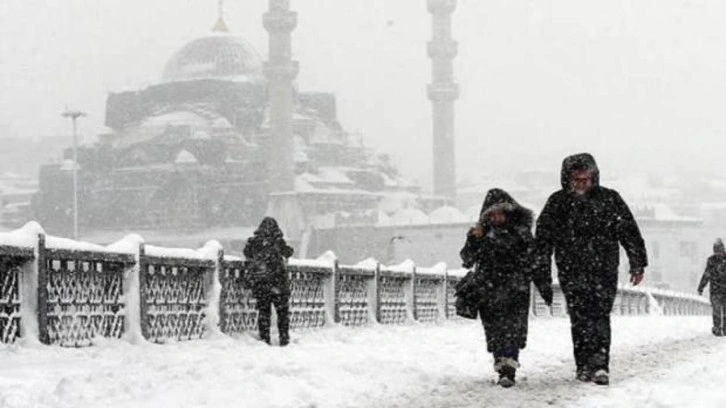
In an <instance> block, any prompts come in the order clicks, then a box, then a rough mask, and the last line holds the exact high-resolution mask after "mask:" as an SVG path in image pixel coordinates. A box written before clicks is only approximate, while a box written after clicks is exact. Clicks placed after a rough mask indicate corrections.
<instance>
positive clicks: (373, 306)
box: [367, 262, 380, 324]
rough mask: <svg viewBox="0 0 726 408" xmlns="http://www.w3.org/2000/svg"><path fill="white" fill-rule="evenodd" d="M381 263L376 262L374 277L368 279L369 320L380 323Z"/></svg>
mask: <svg viewBox="0 0 726 408" xmlns="http://www.w3.org/2000/svg"><path fill="white" fill-rule="evenodd" d="M379 272H380V264H379V263H378V262H376V269H375V270H374V271H373V278H371V279H368V280H367V282H368V283H367V286H368V321H370V322H371V323H376V324H377V323H378V300H379V298H378V275H379Z"/></svg>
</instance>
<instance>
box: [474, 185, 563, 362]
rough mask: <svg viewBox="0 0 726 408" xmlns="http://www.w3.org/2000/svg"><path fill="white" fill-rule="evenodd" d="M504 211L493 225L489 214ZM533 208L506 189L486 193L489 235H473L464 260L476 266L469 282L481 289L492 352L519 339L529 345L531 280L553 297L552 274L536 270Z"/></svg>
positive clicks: (483, 219)
mask: <svg viewBox="0 0 726 408" xmlns="http://www.w3.org/2000/svg"><path fill="white" fill-rule="evenodd" d="M494 211H503V212H504V214H505V216H506V220H505V223H504V224H503V225H500V226H493V225H491V223H490V222H489V221H488V217H489V214H491V213H492V212H494ZM532 222H533V215H532V211H530V210H528V209H526V208H524V207H522V206H521V205H519V204H518V203H517V202H516V201H515V200H514V199H513V198H512V197H511V196H510V195H509V194H507V192H505V191H504V190H501V189H492V190H489V191H488V192H487V195H486V198H485V199H484V203H483V205H482V209H481V212H480V225H481V226H482V227H483V230H484V234H483V236H481V237H476V236H475V235H473V234H471V233H470V234H468V236H467V240H466V243H465V245H464V248H463V249H462V250H461V253H460V255H461V259H462V261H463V263H464V265H468V266H473V265H476V269H475V271H474V273H473V275H472V278H471V281H472V282H471V283H470V285H471V286H473V288H474V290H475V291H476V295H477V297H478V298H479V299H480V301H479V313H480V314H481V316H482V321H483V324H484V328H485V332H486V336H487V346H488V350H489V351H494V350H497V349H499V348H501V347H504V346H506V345H507V344H510V343H508V342H511V341H514V342H515V344H516V345H517V346H518V347H519V348H524V347H525V345H526V339H527V319H528V310H529V299H530V282H532V281H534V283H535V285H536V286H537V288H538V290H539V292H540V293H541V294H542V297H543V298H545V299H546V301H548V302H551V301H552V288H551V283H552V279H551V276H549V275H537V276H535V275H534V273H535V272H537V271H538V270H537V268H535V262H534V257H533V249H534V247H533V243H534V240H533V237H532V232H531V229H532Z"/></svg>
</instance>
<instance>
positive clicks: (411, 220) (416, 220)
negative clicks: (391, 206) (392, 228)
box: [390, 208, 431, 225]
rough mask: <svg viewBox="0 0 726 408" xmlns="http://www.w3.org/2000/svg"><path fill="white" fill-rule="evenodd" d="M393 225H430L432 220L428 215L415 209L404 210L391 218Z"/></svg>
mask: <svg viewBox="0 0 726 408" xmlns="http://www.w3.org/2000/svg"><path fill="white" fill-rule="evenodd" d="M390 223H391V225H420V224H430V223H431V219H430V218H429V216H428V215H426V213H424V212H423V211H421V210H417V209H415V208H403V209H401V210H398V211H396V213H395V214H393V215H392V216H391V219H390Z"/></svg>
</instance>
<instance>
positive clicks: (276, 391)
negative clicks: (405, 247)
mask: <svg viewBox="0 0 726 408" xmlns="http://www.w3.org/2000/svg"><path fill="white" fill-rule="evenodd" d="M530 325H531V327H530V338H529V346H528V347H527V349H526V350H525V351H524V352H523V354H522V356H521V362H522V364H523V367H522V369H521V370H520V373H519V375H518V378H519V382H518V384H517V386H516V387H514V388H513V389H509V390H504V389H500V388H499V387H497V386H495V385H494V383H493V381H494V379H495V376H494V374H493V373H492V369H491V358H490V356H489V355H488V354H487V353H486V350H485V347H484V342H483V333H482V330H481V327H480V325H479V324H478V323H477V322H473V321H466V322H462V321H457V322H446V323H443V324H440V325H418V324H417V325H411V326H399V327H395V326H394V327H391V326H387V327H372V328H362V329H352V328H342V327H337V328H332V329H325V330H318V331H314V332H295V333H294V344H292V345H291V346H290V347H288V348H279V347H268V346H266V345H263V344H261V343H259V342H256V341H254V340H253V339H251V338H248V337H243V338H239V339H230V338H226V337H222V338H217V339H207V340H202V341H194V342H186V343H178V344H167V345H154V344H143V345H132V344H128V343H125V342H121V341H113V342H105V343H103V344H98V345H96V346H94V347H90V348H84V349H63V348H57V347H34V348H31V347H27V346H22V345H21V346H11V347H4V348H0V362H1V363H0V407H3V408H4V407H159V406H164V407H310V408H311V407H317V408H322V407H376V408H382V407H406V408H408V407H482V406H494V407H510V406H511V407H516V406H522V407H540V406H542V407H544V406H548V407H551V406H556V407H569V406H572V407H582V406H584V407H686V406H699V407H723V406H726V387H724V386H723V384H726V364H725V363H724V362H726V338H714V337H713V336H711V335H710V333H709V329H710V318H707V317H615V318H614V324H613V337H614V338H613V353H612V367H611V368H612V381H613V383H612V384H611V386H610V387H597V386H595V385H591V384H582V383H578V382H575V381H574V380H573V377H574V373H573V371H574V368H573V361H572V355H571V345H570V338H569V324H568V321H567V320H566V319H561V318H551V319H547V318H535V319H532V320H531V321H530Z"/></svg>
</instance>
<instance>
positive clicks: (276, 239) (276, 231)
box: [244, 217, 293, 297]
mask: <svg viewBox="0 0 726 408" xmlns="http://www.w3.org/2000/svg"><path fill="white" fill-rule="evenodd" d="M244 254H245V257H246V258H247V259H248V260H249V261H250V264H254V263H263V264H264V266H265V269H266V271H267V273H266V275H265V276H264V278H262V279H256V280H255V282H254V287H253V291H254V294H255V297H259V296H264V295H265V294H267V293H268V292H271V291H272V290H273V288H275V289H277V290H279V291H280V292H281V293H289V292H290V282H289V279H288V276H287V271H286V270H285V259H286V258H289V257H291V256H292V254H293V249H292V247H290V246H289V245H287V243H286V242H285V239H284V238H283V234H282V230H280V227H279V226H278V225H277V221H275V219H274V218H272V217H265V218H264V219H263V220H262V223H261V224H260V226H259V227H258V228H257V230H255V232H254V235H253V236H252V237H251V238H250V239H248V240H247V245H245V248H244ZM248 272H249V271H248Z"/></svg>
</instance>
